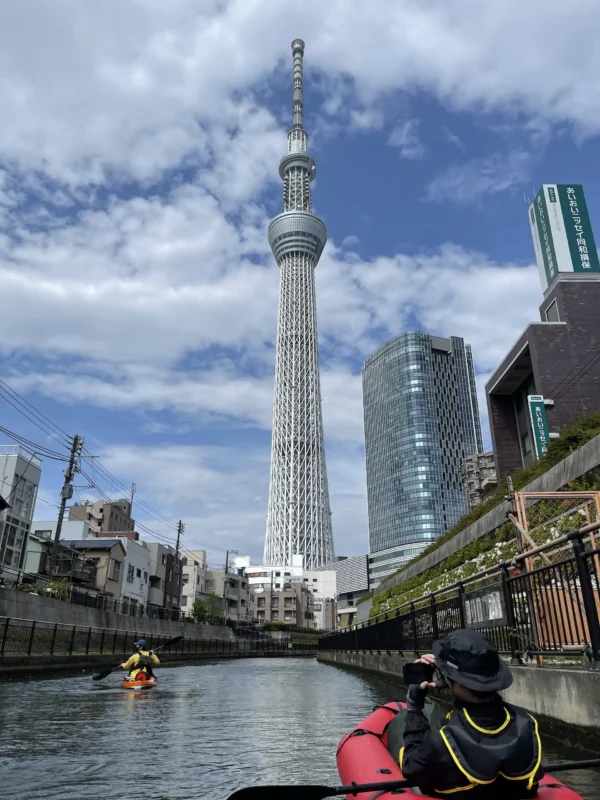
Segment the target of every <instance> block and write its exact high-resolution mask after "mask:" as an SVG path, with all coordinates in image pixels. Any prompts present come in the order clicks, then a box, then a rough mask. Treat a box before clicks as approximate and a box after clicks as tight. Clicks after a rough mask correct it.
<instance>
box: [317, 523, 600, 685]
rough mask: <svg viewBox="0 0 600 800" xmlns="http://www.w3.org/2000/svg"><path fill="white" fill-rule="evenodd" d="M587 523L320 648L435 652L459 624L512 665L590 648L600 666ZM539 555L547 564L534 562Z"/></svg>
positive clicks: (596, 567)
mask: <svg viewBox="0 0 600 800" xmlns="http://www.w3.org/2000/svg"><path fill="white" fill-rule="evenodd" d="M598 528H600V523H598V522H596V523H593V524H592V525H586V526H585V527H583V528H581V529H580V530H579V531H575V532H573V533H568V534H565V535H563V536H560V537H559V538H557V539H555V540H554V541H552V542H549V543H548V544H545V545H542V546H541V547H537V548H535V549H534V550H529V551H526V552H524V553H521V554H519V555H518V556H516V557H515V558H514V559H513V560H512V561H511V562H505V563H502V564H497V565H495V566H493V567H490V568H489V569H486V570H482V571H481V572H479V573H477V574H475V575H472V576H471V577H469V578H468V579H464V580H463V581H460V582H457V583H455V584H453V585H451V586H447V587H445V588H444V589H440V590H437V591H435V592H432V593H431V594H428V595H426V596H424V597H421V598H419V599H417V600H414V601H412V602H410V603H406V604H404V605H403V606H400V607H398V608H395V609H394V610H393V611H388V612H387V613H384V614H379V615H377V616H375V617H372V618H371V619H370V620H368V621H367V622H363V623H361V624H358V625H355V626H353V627H351V628H346V629H344V630H343V631H339V632H336V633H330V634H326V635H324V636H321V637H320V638H319V650H321V651H327V650H330V651H336V650H337V651H340V650H343V651H368V652H375V653H379V654H381V653H391V652H392V651H395V652H400V653H403V652H405V651H406V652H410V653H415V654H419V653H423V652H426V651H430V650H431V647H432V644H433V642H434V640H435V639H438V638H442V637H444V636H445V635H447V634H448V633H450V632H452V631H454V630H458V629H459V628H465V627H469V628H474V629H476V630H480V631H481V632H482V633H484V634H485V635H486V636H488V637H489V638H490V639H491V640H492V641H493V642H494V643H495V644H496V646H497V647H498V649H499V651H500V652H501V653H508V654H510V656H511V662H512V663H513V664H519V663H522V658H523V655H524V654H525V653H527V654H529V655H531V656H544V655H548V656H550V655H557V654H562V655H564V654H568V653H571V654H572V653H574V652H579V653H585V654H587V655H588V657H589V660H590V664H591V666H592V667H594V668H596V669H600V598H599V587H600V581H599V579H600V548H594V546H593V543H595V540H594V539H593V537H592V538H591V541H590V538H589V534H590V533H591V532H592V531H594V530H597V529H598ZM538 555H539V556H540V557H541V559H543V561H544V564H543V566H539V567H536V568H534V567H533V560H532V559H533V557H534V556H538Z"/></svg>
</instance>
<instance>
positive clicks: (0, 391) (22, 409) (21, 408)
mask: <svg viewBox="0 0 600 800" xmlns="http://www.w3.org/2000/svg"><path fill="white" fill-rule="evenodd" d="M5 386H6V388H7V389H10V387H9V386H8V385H7V384H5V383H4V382H3V381H1V382H0V397H2V398H3V400H5V401H6V402H7V403H8V404H9V405H11V406H12V407H13V408H14V409H15V410H16V411H18V412H19V414H21V415H22V416H24V417H25V419H27V420H28V421H29V422H31V423H32V424H33V425H35V426H36V428H39V430H41V431H42V433H45V434H46V436H50V438H51V439H54V440H55V441H57V444H61V445H63V446H64V447H70V443H69V440H68V439H66V440H65V439H64V437H63V435H62V434H61V433H57V432H56V431H55V430H52V429H51V428H48V426H47V425H46V424H45V423H44V422H43V421H42V420H41V419H40V415H39V414H38V412H36V411H35V410H34V412H33V414H35V415H36V416H37V419H36V418H35V416H33V414H32V412H30V411H29V410H28V409H27V407H26V406H25V405H24V403H23V402H21V396H20V395H17V396H16V397H15V396H13V395H11V394H10V393H9V392H8V391H6V389H5V388H4V387H5ZM11 391H12V390H11ZM14 395H16V392H14ZM13 400H16V404H15V403H13ZM31 408H33V406H31ZM57 430H60V429H58V428H57ZM61 440H62V441H61Z"/></svg>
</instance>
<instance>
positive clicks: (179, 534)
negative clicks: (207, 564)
mask: <svg viewBox="0 0 600 800" xmlns="http://www.w3.org/2000/svg"><path fill="white" fill-rule="evenodd" d="M133 485H134V486H135V484H133ZM132 497H133V494H132ZM184 531H185V525H184V524H183V522H182V521H181V520H179V522H178V523H177V541H176V543H175V569H176V570H177V586H178V587H179V603H180V604H181V580H182V569H181V563H180V560H179V540H180V539H181V537H182V536H183V532H184Z"/></svg>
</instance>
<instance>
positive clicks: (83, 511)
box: [69, 498, 135, 533]
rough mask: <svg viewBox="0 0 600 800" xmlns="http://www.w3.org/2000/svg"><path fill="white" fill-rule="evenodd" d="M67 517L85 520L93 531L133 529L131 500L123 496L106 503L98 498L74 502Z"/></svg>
mask: <svg viewBox="0 0 600 800" xmlns="http://www.w3.org/2000/svg"><path fill="white" fill-rule="evenodd" d="M69 519H70V520H73V521H76V520H77V521H79V522H87V523H88V525H89V526H90V530H91V531H92V532H93V533H110V532H117V531H133V530H134V529H135V521H134V520H133V519H132V517H131V502H130V501H129V500H127V499H125V498H123V499H121V500H115V501H114V502H112V503H107V502H105V501H104V500H98V501H97V502H96V503H92V502H91V501H89V500H87V501H86V502H85V503H75V504H74V505H72V506H71V507H70V508H69Z"/></svg>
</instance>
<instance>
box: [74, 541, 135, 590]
mask: <svg viewBox="0 0 600 800" xmlns="http://www.w3.org/2000/svg"><path fill="white" fill-rule="evenodd" d="M61 542H62V544H63V546H64V547H70V548H72V549H74V550H76V551H78V552H79V553H80V554H81V555H83V556H84V557H85V558H86V559H92V560H93V561H95V563H96V588H97V589H98V590H99V591H100V592H101V593H102V594H103V595H106V596H107V597H112V598H114V599H115V600H121V597H122V587H123V573H124V566H125V560H126V557H127V553H126V551H125V546H124V545H123V541H122V540H121V539H96V538H89V539H77V540H69V539H61Z"/></svg>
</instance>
